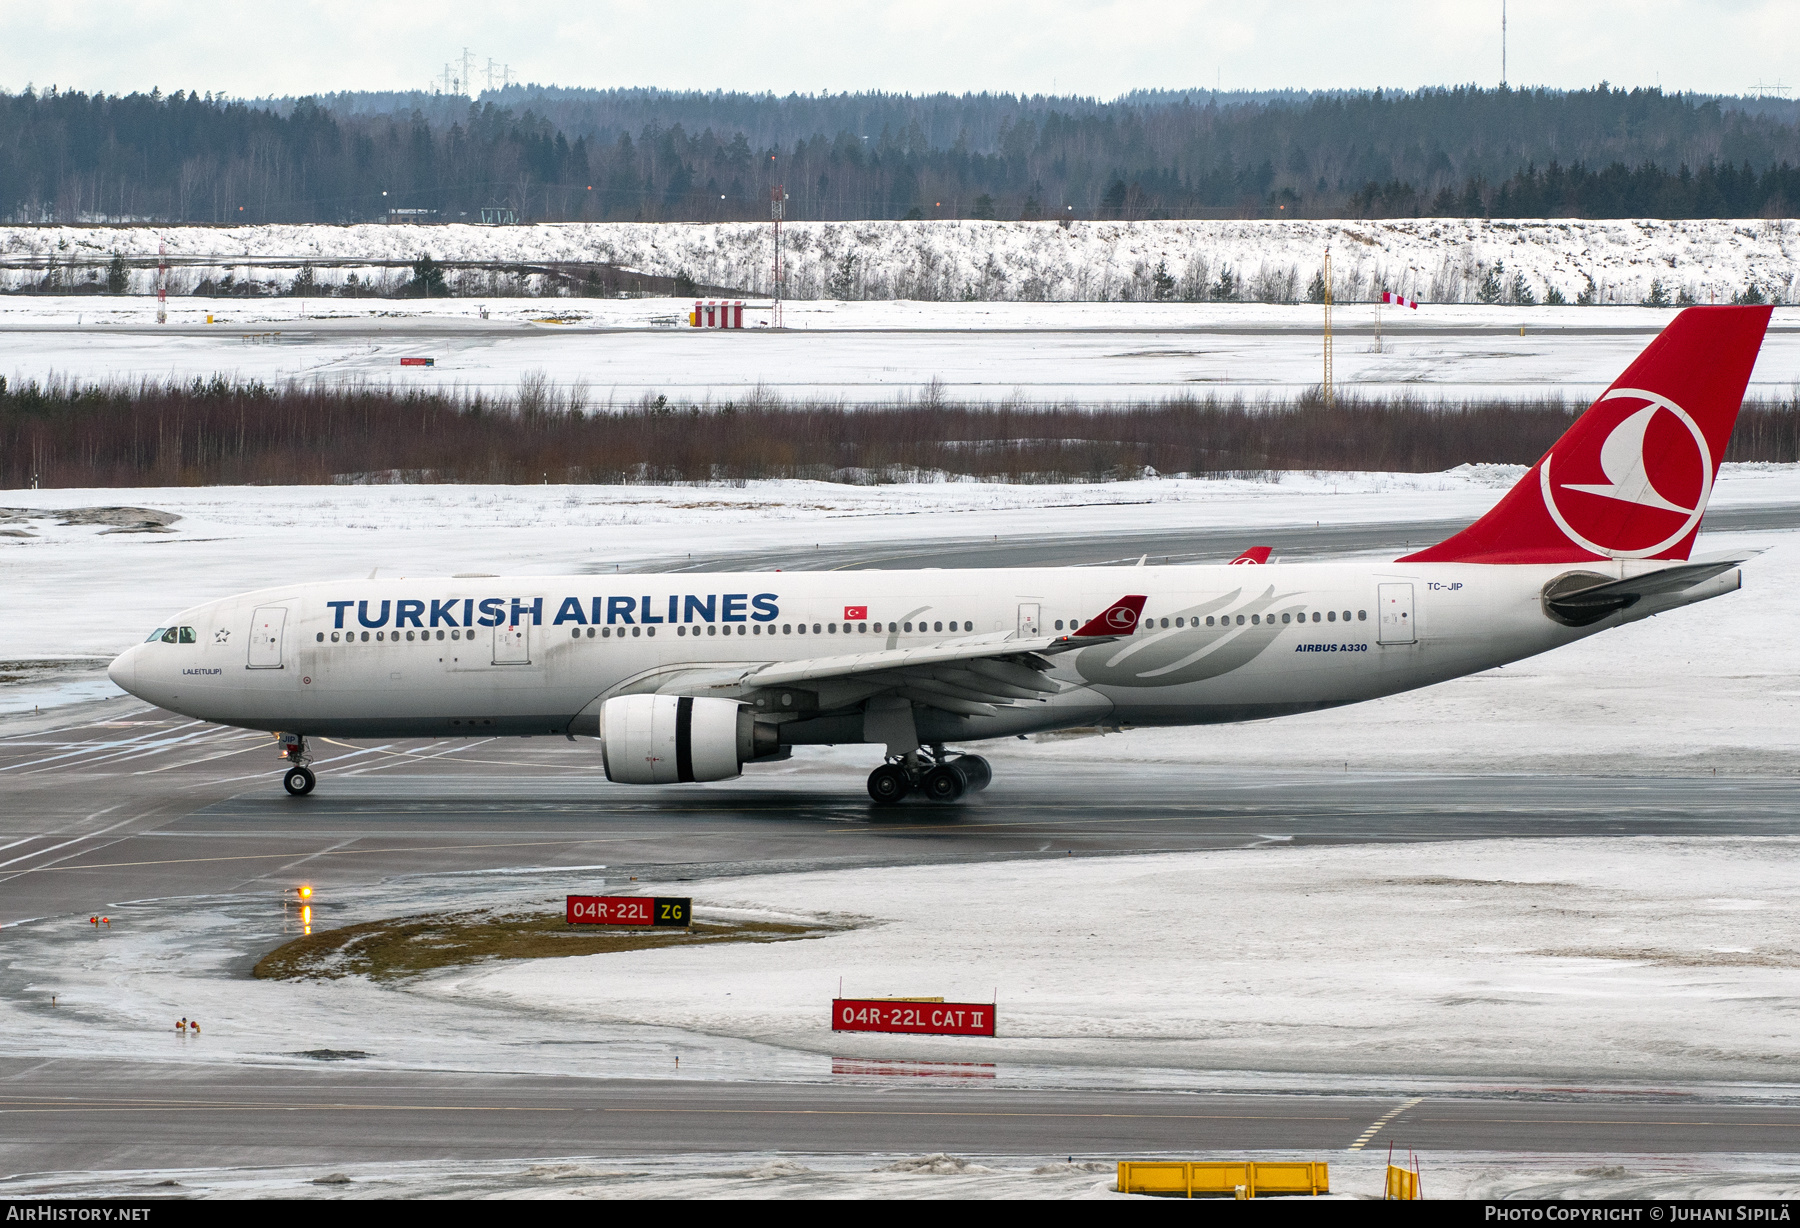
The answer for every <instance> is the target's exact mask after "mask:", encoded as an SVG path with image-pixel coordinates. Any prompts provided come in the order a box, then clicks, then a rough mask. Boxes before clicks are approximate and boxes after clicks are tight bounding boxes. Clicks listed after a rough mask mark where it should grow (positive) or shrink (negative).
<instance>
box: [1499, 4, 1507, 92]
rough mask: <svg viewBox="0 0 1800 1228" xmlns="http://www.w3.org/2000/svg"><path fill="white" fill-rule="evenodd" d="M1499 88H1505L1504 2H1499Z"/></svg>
mask: <svg viewBox="0 0 1800 1228" xmlns="http://www.w3.org/2000/svg"><path fill="white" fill-rule="evenodd" d="M1500 88H1501V89H1505V88H1506V0H1500Z"/></svg>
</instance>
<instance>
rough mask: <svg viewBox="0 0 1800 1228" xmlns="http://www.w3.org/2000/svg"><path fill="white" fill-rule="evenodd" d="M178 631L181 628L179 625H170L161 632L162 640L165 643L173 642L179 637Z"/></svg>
mask: <svg viewBox="0 0 1800 1228" xmlns="http://www.w3.org/2000/svg"><path fill="white" fill-rule="evenodd" d="M180 631H181V628H179V627H170V628H169V629H168V630H167V631H165V632H163V633H162V642H163V643H165V644H173V643H175V642H176V641H177V640H178V639H179V638H180Z"/></svg>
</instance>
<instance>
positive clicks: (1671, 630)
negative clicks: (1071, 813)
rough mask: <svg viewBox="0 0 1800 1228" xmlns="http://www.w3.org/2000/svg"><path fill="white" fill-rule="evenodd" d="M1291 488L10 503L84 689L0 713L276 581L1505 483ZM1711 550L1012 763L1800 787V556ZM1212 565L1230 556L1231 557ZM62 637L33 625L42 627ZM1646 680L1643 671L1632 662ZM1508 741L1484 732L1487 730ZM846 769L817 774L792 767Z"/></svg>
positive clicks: (7, 495)
mask: <svg viewBox="0 0 1800 1228" xmlns="http://www.w3.org/2000/svg"><path fill="white" fill-rule="evenodd" d="M1516 475H1517V471H1516V470H1513V469H1507V468H1504V467H1497V468H1495V467H1490V468H1470V469H1462V470H1456V471H1452V472H1450V473H1445V474H1284V475H1281V476H1280V478H1279V480H1278V481H1270V482H1249V481H1198V480H1156V481H1146V482H1126V483H1108V484H1103V485H1093V486H1079V485H1077V486H1004V485H994V484H988V483H979V482H951V483H943V484H937V485H924V486H904V487H902V486H876V487H853V486H841V485H833V484H827V483H809V482H752V483H748V484H746V485H745V486H743V487H677V488H671V487H568V486H517V487H504V486H334V487H289V488H281V487H258V488H227V487H211V488H198V489H191V488H165V489H145V490H57V491H10V492H0V507H12V508H25V509H44V510H45V511H46V514H45V515H42V516H34V517H32V518H29V519H25V520H22V521H20V522H17V523H16V524H14V525H10V526H8V527H9V528H11V529H13V531H15V532H24V533H30V534H34V535H35V536H31V537H11V536H0V661H4V662H39V663H43V662H51V661H56V660H59V659H60V660H65V661H66V660H69V659H82V660H85V661H87V662H89V663H90V664H89V665H88V667H87V669H86V671H85V672H83V671H81V670H79V669H73V670H71V669H64V670H60V671H57V672H55V673H51V672H48V670H47V666H44V665H40V666H39V667H38V669H37V671H36V672H32V671H30V670H25V671H20V670H19V669H17V668H16V667H9V668H8V669H0V673H7V672H14V673H20V674H21V677H22V681H21V682H19V683H15V684H12V685H6V686H0V713H4V712H20V711H24V712H27V713H29V712H30V711H32V709H33V708H34V707H37V706H39V705H43V706H52V705H55V704H58V703H67V702H70V701H72V700H76V699H83V698H97V697H101V696H105V695H112V694H116V693H117V692H116V691H114V690H113V688H112V687H111V684H110V683H108V682H107V681H106V680H105V679H104V677H103V676H102V675H101V674H100V673H99V666H100V663H101V662H103V661H104V660H105V659H108V658H110V657H111V656H113V655H115V654H116V653H117V652H119V651H120V650H122V649H123V648H125V647H127V646H129V645H130V644H132V643H135V642H137V641H138V640H139V639H141V638H142V637H143V636H144V635H145V634H147V633H148V631H149V630H150V629H151V628H152V627H155V626H158V625H161V623H163V622H164V621H166V619H167V617H168V616H169V615H170V614H172V613H173V612H175V611H177V610H180V609H183V608H185V607H187V606H190V605H194V604H197V603H199V602H202V601H207V600H211V599H214V598H217V597H221V596H227V595H230V594H232V593H236V592H243V591H247V590H250V589H254V588H260V587H264V586H266V585H267V584H268V583H269V582H270V581H271V579H272V578H273V577H274V576H275V574H276V573H277V571H278V570H279V572H280V574H281V575H282V576H283V577H287V578H299V579H330V578H333V577H340V576H344V577H352V576H354V577H361V576H367V575H370V574H371V573H377V572H378V573H379V574H382V575H391V576H404V575H413V576H419V575H445V574H450V573H454V572H459V571H481V572H495V573H510V574H556V573H568V572H589V571H593V572H604V571H607V570H610V569H612V568H614V567H626V568H630V567H633V566H641V565H645V564H647V563H649V562H651V561H653V560H672V561H676V562H679V561H681V560H683V559H684V558H685V556H686V555H687V554H688V553H689V552H695V553H700V554H705V555H712V554H716V553H721V552H731V551H735V550H779V549H782V548H790V549H792V550H794V551H795V552H796V553H797V554H803V553H804V552H805V551H806V549H807V548H808V547H810V546H813V545H815V544H824V545H835V544H843V543H859V542H879V541H890V540H904V541H908V542H921V541H932V540H940V541H941V540H954V539H969V538H984V537H988V536H990V535H993V534H1000V535H1009V534H1015V533H1018V532H1019V531H1020V530H1021V528H1025V527H1028V528H1029V531H1030V532H1031V533H1032V534H1033V535H1049V534H1055V533H1059V532H1066V533H1071V534H1092V533H1105V532H1108V531H1134V532H1153V531H1155V530H1157V529H1160V528H1168V529H1178V528H1187V527H1192V526H1195V525H1202V524H1204V525H1208V526H1220V525H1233V526H1242V528H1243V530H1244V533H1245V539H1244V544H1245V545H1249V544H1253V538H1254V536H1255V533H1256V531H1257V529H1259V528H1263V527H1273V526H1278V525H1294V524H1309V523H1314V522H1323V523H1327V524H1364V523H1397V524H1404V523H1407V522H1411V521H1434V520H1441V519H1458V518H1461V519H1470V520H1472V519H1474V518H1475V517H1477V516H1479V515H1480V514H1481V513H1482V512H1483V511H1485V510H1486V509H1487V508H1488V507H1489V506H1491V505H1492V503H1493V502H1494V501H1495V500H1496V499H1498V498H1499V496H1500V494H1501V493H1503V491H1504V490H1505V489H1506V487H1507V486H1509V485H1510V484H1511V482H1512V481H1513V480H1514V479H1515V478H1516ZM1794 503H1800V470H1796V469H1795V468H1793V467H1783V466H1736V465H1729V466H1726V467H1725V468H1724V470H1723V472H1722V475H1721V478H1720V481H1719V483H1718V486H1717V488H1716V490H1715V493H1714V495H1713V504H1712V506H1713V507H1715V508H1720V507H1731V506H1748V505H1769V504H1794ZM119 505H125V506H138V507H150V508H156V509H161V510H164V511H170V512H175V513H178V514H180V515H181V516H182V517H183V519H182V520H180V521H177V522H176V523H175V524H174V526H173V532H170V533H166V534H138V533H109V532H107V531H106V529H105V527H104V526H100V525H77V526H67V527H64V526H61V525H59V524H58V522H57V519H56V518H55V517H54V516H53V515H49V514H47V513H48V511H49V510H51V509H55V508H72V507H92V506H119ZM1702 541H1703V545H1702V547H1701V548H1702V549H1728V548H1753V549H1757V548H1766V553H1764V554H1762V555H1760V556H1758V557H1757V558H1756V559H1755V560H1753V561H1752V562H1751V563H1750V564H1748V565H1747V566H1746V568H1745V585H1744V589H1743V591H1742V592H1740V593H1736V594H1733V595H1731V596H1729V597H1725V598H1721V599H1719V600H1716V601H1711V602H1706V603H1704V604H1702V605H1699V606H1695V607H1692V608H1689V609H1683V610H1678V611H1675V612H1673V613H1671V614H1668V615H1664V616H1662V617H1659V618H1655V619H1651V620H1649V621H1648V622H1645V623H1640V624H1636V625H1634V626H1631V627H1628V628H1625V629H1622V630H1620V631H1615V632H1608V633H1606V634H1604V635H1600V636H1597V637H1595V638H1593V639H1590V640H1586V641H1584V642H1582V643H1580V644H1577V645H1574V646H1571V647H1568V648H1564V649H1561V650H1559V651H1557V652H1554V653H1550V654H1547V655H1545V656H1543V657H1539V658H1536V659H1533V660H1530V661H1524V662H1520V663H1518V664H1516V665H1512V666H1508V667H1507V668H1505V669H1502V670H1494V671H1490V672H1488V673H1486V674H1481V675H1477V676H1475V677H1471V678H1465V679H1460V680H1457V681H1454V682H1449V683H1445V684H1443V685H1440V686H1436V687H1431V688H1427V689H1425V690H1422V691H1417V692H1413V693H1410V694H1407V695H1397V696H1393V697H1390V698H1388V699H1383V700H1378V701H1376V702H1373V703H1368V704H1360V705H1356V706H1354V707H1351V708H1346V709H1340V710H1337V711H1333V712H1320V713H1311V714H1307V715H1303V716H1295V717H1288V718H1284V719H1283V720H1281V721H1278V722H1272V723H1269V722H1258V723H1253V724H1248V725H1236V726H1220V727H1211V728H1207V729H1203V730H1135V731H1131V732H1128V733H1125V734H1121V735H1109V736H1107V737H1105V738H1088V739H1056V740H1053V741H1046V742H1042V743H1008V744H1007V747H1006V748H1005V749H1004V750H1003V751H1002V752H999V753H1001V754H1003V755H1004V756H1006V757H1008V758H1018V759H1021V760H1029V759H1030V758H1031V757H1033V756H1044V757H1050V756H1053V757H1055V758H1057V759H1059V760H1063V761H1069V760H1074V761H1080V760H1082V759H1084V758H1088V757H1092V758H1096V759H1103V760H1107V761H1118V760H1120V759H1128V760H1130V759H1145V760H1155V761H1160V762H1171V763H1184V764H1191V765H1196V766H1198V765H1205V764H1213V763H1233V764H1239V765H1248V764H1263V765H1267V766H1269V767H1272V768H1282V767H1288V766H1291V765H1292V763H1293V756H1294V747H1296V746H1302V745H1303V746H1305V747H1306V748H1307V755H1308V756H1309V758H1310V759H1311V760H1313V761H1327V762H1330V761H1337V760H1351V761H1355V762H1357V763H1358V764H1360V765H1363V766H1365V767H1371V768H1383V769H1394V770H1427V771H1429V770H1456V771H1520V770H1523V771H1534V772H1539V771H1574V772H1615V771H1637V772H1695V771H1700V772H1705V771H1710V770H1712V769H1714V768H1717V769H1720V770H1722V771H1727V772H1732V773H1751V774H1758V775H1761V774H1769V773H1776V774H1787V773H1800V722H1797V721H1796V720H1795V719H1794V703H1795V700H1796V698H1800V641H1797V640H1796V639H1795V637H1794V636H1793V635H1791V634H1790V633H1789V629H1790V628H1791V627H1792V626H1793V625H1794V623H1795V621H1796V619H1797V618H1800V534H1797V533H1791V532H1766V533H1730V534H1707V535H1706V536H1705V537H1704V538H1703V539H1702ZM1221 561H1222V560H1221ZM45 610H53V611H54V612H55V615H54V617H51V618H45V617H44V616H43V615H44V611H45ZM1649 661H1653V662H1656V668H1654V669H1649V668H1646V667H1645V664H1644V663H1645V662H1649ZM1496 730H1499V731H1503V733H1504V736H1495V731H1496ZM815 754H816V755H820V756H823V757H824V758H822V759H821V763H825V764H836V762H837V761H836V760H834V759H832V758H830V754H831V752H826V751H818V752H811V751H809V752H806V753H804V754H803V755H802V756H801V757H800V758H799V759H798V760H797V761H796V763H797V765H798V766H801V767H804V765H805V764H806V763H808V762H811V758H810V757H811V756H812V755H815Z"/></svg>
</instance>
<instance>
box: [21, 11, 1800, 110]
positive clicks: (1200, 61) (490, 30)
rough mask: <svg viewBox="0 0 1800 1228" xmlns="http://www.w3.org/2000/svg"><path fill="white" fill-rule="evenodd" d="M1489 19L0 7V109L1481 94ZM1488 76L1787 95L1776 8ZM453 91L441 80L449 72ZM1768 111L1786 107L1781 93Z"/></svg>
mask: <svg viewBox="0 0 1800 1228" xmlns="http://www.w3.org/2000/svg"><path fill="white" fill-rule="evenodd" d="M1500 8H1501V3H1500V0H1387V2H1384V3H1362V2H1360V0H1280V2H1279V3H1267V4H1265V3H1256V2H1254V0H1111V2H1109V0H1028V2H1015V0H905V2H904V3H899V2H890V3H886V4H880V5H871V4H857V3H855V2H854V0H734V2H731V3H714V2H712V0H565V2H562V3H555V4H546V3H537V2H535V0H523V2H519V0H515V2H511V3H497V2H494V0H486V2H483V3H465V2H463V0H440V2H437V3H429V4H423V3H421V4H399V3H390V2H388V0H281V2H280V3H257V2H254V0H252V2H249V3H245V2H242V0H240V2H238V3H209V4H183V3H176V2H173V0H63V2H61V3H56V2H53V0H0V89H4V90H7V91H10V92H14V93H16V92H18V91H19V90H22V89H23V88H24V87H25V86H26V85H27V84H28V83H29V84H32V85H35V86H37V87H38V88H39V89H43V88H45V87H47V86H49V85H52V84H55V85H57V86H60V87H63V88H76V89H82V90H89V91H92V90H105V91H107V92H125V91H130V90H147V89H149V88H151V87H152V86H160V87H161V88H162V89H163V90H165V91H168V90H173V89H195V90H202V91H204V90H215V91H223V92H226V93H229V94H232V95H235V96H251V97H260V96H264V95H270V94H277V95H280V94H304V93H309V92H315V91H318V92H322V91H328V90H358V89H410V88H419V87H424V86H425V85H426V83H427V82H428V81H430V80H431V79H433V78H435V77H437V76H438V75H439V74H440V73H441V72H442V70H443V66H444V62H445V61H446V60H449V59H452V58H456V57H460V56H461V54H462V51H463V48H464V47H465V46H466V47H467V48H468V50H469V51H470V53H471V54H472V55H473V56H474V57H475V63H476V65H477V72H476V73H475V74H474V78H475V83H476V85H477V86H479V85H481V84H482V83H483V82H484V81H485V73H483V72H482V71H481V70H482V69H485V68H486V66H487V63H488V60H489V58H490V57H491V58H492V59H493V60H495V61H499V62H503V63H507V64H510V65H511V66H512V71H513V73H514V77H515V79H516V80H524V81H528V82H538V83H542V84H557V85H570V86H597V87H608V86H641V85H649V86H663V87H668V88H673V89H684V88H706V89H714V88H717V89H733V90H772V91H775V92H777V93H787V92H789V91H796V90H797V91H801V92H814V91H821V90H829V91H833V92H838V91H845V90H852V91H853V90H888V91H909V92H913V93H920V92H933V91H938V90H947V91H952V92H959V93H960V92H962V91H965V90H1001V91H1020V92H1027V93H1047V92H1051V91H1055V92H1058V93H1065V94H1067V93H1078V94H1089V95H1098V96H1100V97H1103V98H1105V97H1112V96H1115V95H1117V94H1120V93H1122V92H1124V91H1126V90H1130V89H1136V88H1179V87H1187V86H1201V87H1212V86H1213V85H1215V84H1220V85H1222V86H1223V87H1224V88H1226V89H1274V88H1283V87H1294V88H1310V89H1322V88H1359V87H1373V86H1384V87H1395V86H1399V87H1407V88H1412V87H1416V86H1420V85H1440V84H1456V83H1461V82H1471V81H1473V82H1479V83H1481V84H1484V85H1492V84H1494V83H1496V82H1497V81H1499V79H1500ZM1507 19H1508V39H1507V78H1508V80H1510V81H1511V82H1512V83H1513V84H1515V85H1519V84H1526V85H1540V84H1541V85H1549V86H1555V87H1562V88H1573V87H1580V86H1585V85H1591V84H1593V83H1595V82H1597V81H1600V80H1603V79H1604V80H1607V81H1611V82H1613V83H1614V84H1615V85H1627V86H1630V85H1657V84H1660V85H1661V86H1662V87H1663V88H1664V89H1667V90H1701V91H1705V92H1708V93H1729V94H1737V93H1744V92H1747V91H1748V90H1749V89H1750V88H1751V87H1752V86H1754V85H1756V84H1758V83H1759V82H1765V83H1774V82H1775V81H1777V80H1780V81H1782V82H1784V83H1786V84H1788V85H1790V86H1792V85H1795V84H1796V83H1800V2H1796V0H1632V2H1627V0H1510V2H1509V3H1508V5H1507ZM459 71H460V70H459ZM1787 96H1788V97H1793V96H1794V93H1793V92H1790V93H1789V94H1788V95H1787Z"/></svg>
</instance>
